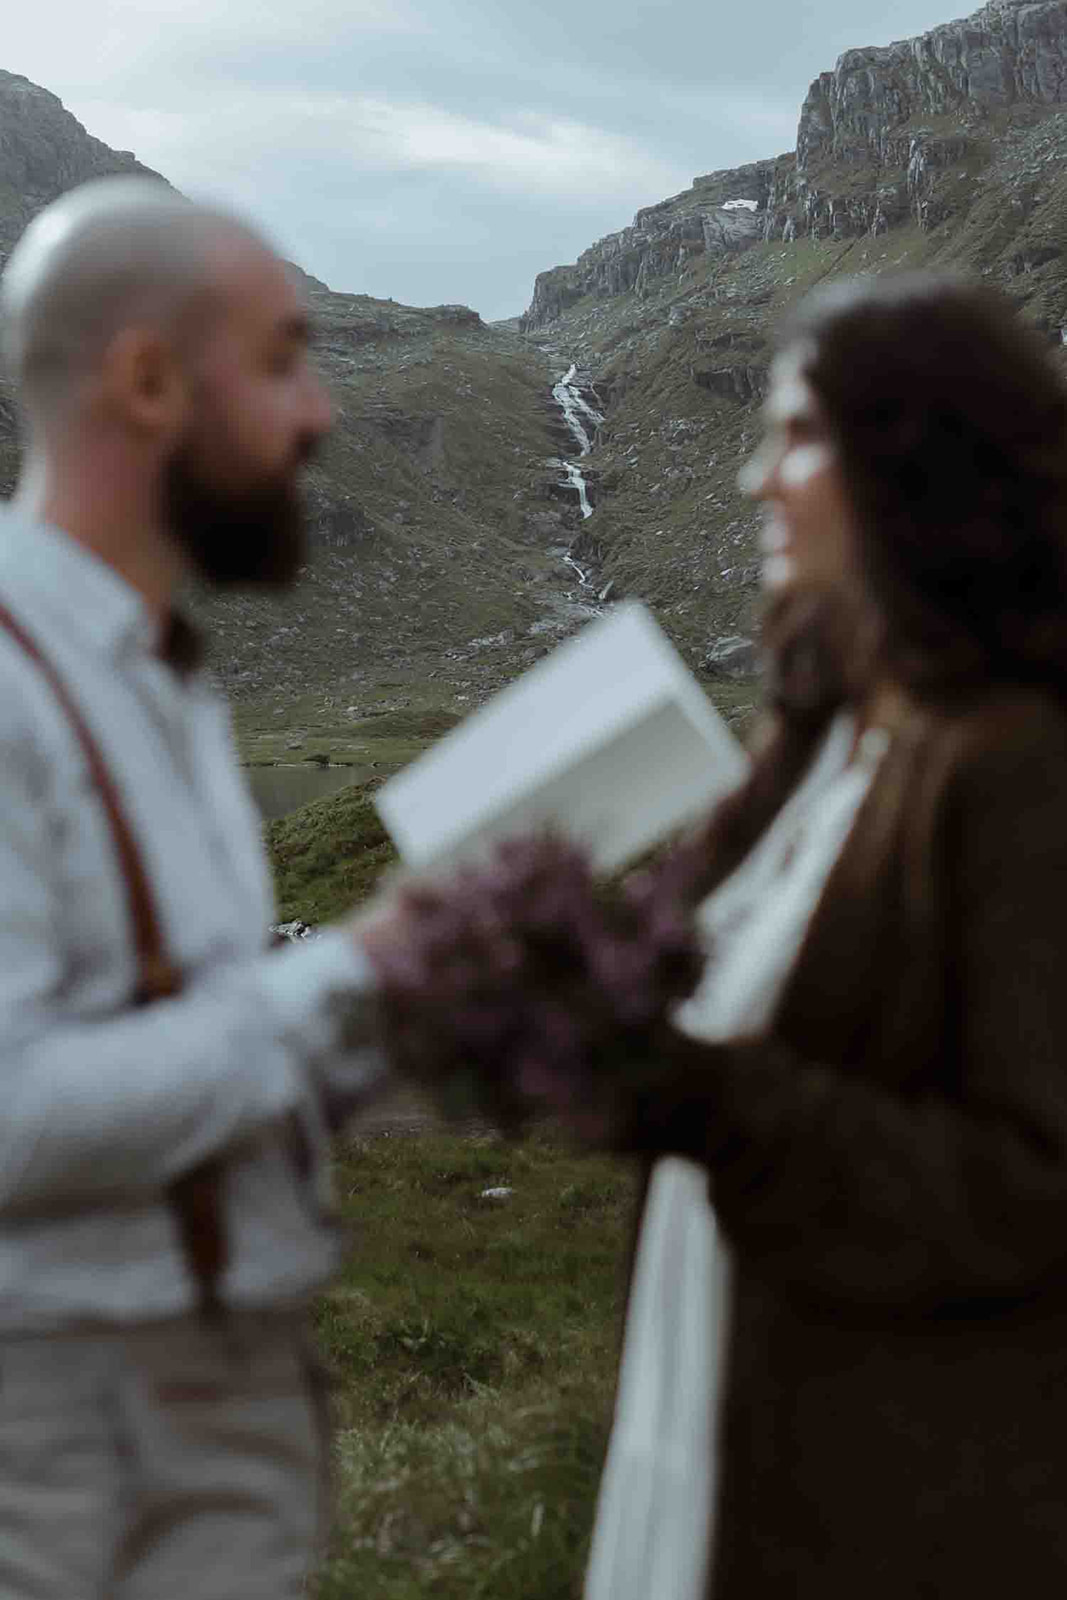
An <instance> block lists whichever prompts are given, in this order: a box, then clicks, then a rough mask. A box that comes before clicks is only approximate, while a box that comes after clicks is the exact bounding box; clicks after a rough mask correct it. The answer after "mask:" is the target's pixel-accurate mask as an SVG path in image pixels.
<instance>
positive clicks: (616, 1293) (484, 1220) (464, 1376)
mask: <svg viewBox="0 0 1067 1600" xmlns="http://www.w3.org/2000/svg"><path fill="white" fill-rule="evenodd" d="M497 1186H506V1187H510V1188H512V1189H513V1194H512V1197H511V1198H510V1200H508V1201H506V1202H504V1203H493V1202H491V1201H485V1200H482V1199H480V1198H479V1197H480V1195H481V1193H482V1191H483V1190H484V1189H486V1188H491V1187H497ZM338 1187H339V1191H340V1193H341V1196H342V1201H343V1206H344V1212H345V1216H346V1220H347V1221H348V1223H349V1224H350V1226H351V1229H352V1238H353V1251H352V1256H351V1260H350V1264H349V1266H348V1268H347V1270H346V1272H345V1274H344V1276H343V1278H342V1279H341V1281H340V1282H339V1283H338V1284H337V1285H336V1287H335V1288H334V1289H333V1290H332V1291H331V1292H330V1293H329V1294H328V1295H327V1296H325V1298H324V1299H323V1300H322V1301H321V1303H320V1307H319V1313H318V1331H319V1335H320V1340H321V1343H322V1347H323V1349H324V1352H325V1354H326V1357H327V1360H328V1363H329V1365H330V1367H331V1369H332V1371H333V1373H334V1376H335V1378H336V1381H337V1397H336V1407H337V1418H338V1428H337V1433H336V1440H335V1450H336V1468H337V1479H338V1511H339V1516H338V1524H337V1530H336V1535H335V1541H334V1547H333V1551H332V1555H331V1558H330V1560H329V1561H328V1562H327V1563H326V1565H325V1567H324V1569H323V1571H322V1573H321V1574H320V1576H319V1579H318V1582H317V1586H316V1587H315V1590H314V1593H315V1595H316V1597H317V1600H350V1597H351V1600H355V1597H358V1600H409V1597H414V1596H416V1595H419V1596H423V1595H427V1594H432V1595H437V1596H441V1597H442V1600H452V1597H454V1600H460V1597H461V1596H462V1597H463V1600H479V1597H482V1596H484V1597H486V1600H489V1597H492V1600H568V1597H573V1596H577V1595H579V1593H580V1588H581V1575H582V1570H583V1566H584V1561H585V1554H586V1549H587V1544H588V1536H589V1531H590V1527H591V1523H592V1515H593V1505H594V1498H595V1494H596V1486H597V1481H598V1478H599V1473H600V1465H601V1461H602V1457H603V1451H604V1446H605V1443H606V1438H607V1427H608V1421H609V1416H610V1408H611V1400H612V1395H613V1389H614V1377H615V1367H616V1357H617V1340H618V1329H619V1319H620V1316H621V1304H622V1291H623V1262H624V1259H625V1254H626V1241H627V1238H628V1233H629V1225H630V1216H631V1212H632V1206H633V1175H632V1173H631V1171H630V1169H629V1168H627V1167H624V1166H622V1165H620V1164H618V1163H614V1162H611V1161H608V1160H607V1159H604V1158H589V1157H584V1156H580V1155H578V1154H575V1153H574V1152H572V1151H571V1150H569V1149H568V1148H566V1147H564V1146H563V1145H561V1144H560V1143H558V1142H556V1141H555V1140H553V1139H552V1138H551V1137H550V1136H549V1135H547V1134H540V1135H538V1136H536V1137H534V1138H533V1139H531V1140H530V1141H529V1142H527V1143H526V1144H523V1145H512V1144H507V1143H504V1142H502V1141H499V1140H496V1139H493V1138H490V1137H478V1136H474V1137H460V1136H457V1135H451V1134H445V1133H439V1132H436V1131H435V1132H430V1133H423V1134H420V1135H418V1136H399V1137H398V1136H394V1137H388V1136H385V1137H381V1136H379V1137H376V1138H373V1139H366V1140H362V1141H357V1142H355V1143H353V1144H352V1145H351V1146H350V1147H348V1148H347V1149H345V1150H343V1151H342V1152H341V1155H340V1159H339V1163H338Z"/></svg>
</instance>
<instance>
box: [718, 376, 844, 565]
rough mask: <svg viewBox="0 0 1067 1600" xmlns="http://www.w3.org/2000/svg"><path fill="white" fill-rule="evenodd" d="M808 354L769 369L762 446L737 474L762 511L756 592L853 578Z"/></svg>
mask: <svg viewBox="0 0 1067 1600" xmlns="http://www.w3.org/2000/svg"><path fill="white" fill-rule="evenodd" d="M812 355H813V351H812V348H811V346H810V345H807V344H799V345H794V346H792V347H791V348H790V349H788V350H785V351H783V352H782V354H781V355H780V356H779V357H778V358H777V360H776V361H775V363H774V365H773V367H772V368H771V389H770V394H769V396H768V398H767V403H766V406H765V407H764V428H765V432H764V439H763V443H762V444H761V445H760V448H759V449H758V450H757V452H756V454H755V455H754V456H753V457H752V459H751V460H750V461H749V462H747V463H746V464H745V466H744V467H743V468H742V470H741V474H740V479H739V481H740V484H741V488H742V489H743V490H744V492H745V493H746V494H748V495H750V496H751V497H752V498H753V499H754V500H759V501H760V502H761V503H762V505H763V507H764V524H763V532H762V534H761V536H760V547H761V550H762V553H763V586H764V588H765V589H767V590H768V591H771V592H774V593H780V592H781V591H782V590H784V589H788V588H792V587H794V586H795V585H798V584H802V585H803V586H804V587H805V588H817V589H826V588H832V589H838V588H840V587H842V586H844V585H850V584H851V583H852V582H853V581H854V578H855V570H856V541H855V534H854V519H853V513H852V507H851V504H850V502H849V497H848V494H847V491H846V489H845V484H844V479H843V476H842V473H841V468H840V464H839V461H838V458H837V452H836V448H835V446H834V442H833V439H832V438H831V436H830V433H829V429H828V427H827V425H826V421H825V419H824V417H823V414H822V409H821V407H820V405H819V401H818V397H817V396H816V394H815V391H814V389H813V388H812V386H811V384H810V383H809V382H808V380H807V378H806V377H805V369H806V367H807V366H808V365H809V364H810V362H811V359H812Z"/></svg>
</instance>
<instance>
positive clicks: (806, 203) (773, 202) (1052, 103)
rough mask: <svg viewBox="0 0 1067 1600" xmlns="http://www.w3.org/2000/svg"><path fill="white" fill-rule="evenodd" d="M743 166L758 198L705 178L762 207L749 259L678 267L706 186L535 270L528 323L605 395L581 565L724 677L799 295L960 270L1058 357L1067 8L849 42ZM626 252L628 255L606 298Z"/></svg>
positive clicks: (1063, 288) (751, 567) (739, 616)
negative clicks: (592, 566) (894, 275)
mask: <svg viewBox="0 0 1067 1600" xmlns="http://www.w3.org/2000/svg"><path fill="white" fill-rule="evenodd" d="M745 173H746V176H747V177H748V178H749V179H751V187H749V188H745V187H740V186H739V183H738V180H739V178H740V174H732V173H731V174H718V175H716V176H717V177H718V178H719V179H721V180H723V181H724V182H725V184H726V185H727V186H728V187H729V188H730V190H731V192H736V193H737V194H738V195H750V196H751V198H752V199H753V200H754V201H757V202H758V207H759V209H758V210H757V211H756V212H755V213H754V214H753V216H754V220H755V221H756V222H757V224H758V225H759V226H758V232H757V237H756V239H755V240H754V241H749V242H748V244H747V248H743V249H734V250H732V251H730V252H729V253H726V254H719V255H712V254H711V253H709V252H708V251H704V252H698V253H693V254H691V255H688V256H686V257H682V256H681V255H680V254H677V255H674V256H672V255H671V253H670V249H669V248H668V247H667V243H668V241H669V240H670V239H671V238H672V230H673V237H677V235H678V233H679V232H680V231H681V230H682V228H683V226H685V225H686V219H687V218H689V217H691V216H692V215H693V214H694V213H698V212H699V211H700V209H701V205H702V202H710V203H711V209H712V211H713V210H714V208H715V206H718V207H721V206H722V204H723V202H724V200H725V199H726V198H727V197H728V195H727V190H726V189H725V188H723V187H719V188H718V189H715V190H713V192H711V193H710V194H709V193H708V192H707V191H706V190H705V189H704V188H703V185H705V184H706V183H707V182H708V181H709V180H704V179H698V180H697V181H696V183H695V184H694V186H693V189H692V190H691V191H689V192H688V193H687V194H686V195H683V196H677V197H675V198H673V199H671V200H669V201H666V202H664V204H663V205H662V206H659V207H649V208H647V209H646V210H644V211H642V212H641V213H640V214H639V217H638V218H637V219H635V225H634V228H633V229H631V230H627V231H625V232H624V233H623V234H621V235H616V236H614V237H613V238H612V239H609V240H603V241H601V242H600V243H599V244H598V245H595V246H593V248H592V249H591V250H589V251H587V252H586V253H585V254H584V255H583V256H582V258H581V260H580V262H579V263H578V264H577V265H576V266H575V267H572V268H558V269H556V271H555V272H554V273H552V274H549V275H547V276H545V277H542V278H541V279H540V280H539V281H538V292H537V293H536V294H535V299H534V304H533V306H532V307H531V312H530V314H529V319H530V322H531V323H532V324H533V325H536V326H537V327H538V335H539V339H540V340H541V341H543V342H544V343H546V344H550V345H553V346H555V347H556V348H558V349H559V350H560V352H561V354H562V353H564V352H565V354H566V359H568V360H574V361H576V362H578V363H579V364H580V365H582V366H584V367H586V368H587V369H588V370H589V371H590V372H591V373H592V375H593V377H594V379H595V382H596V386H597V392H598V394H599V395H600V396H601V397H602V398H603V401H604V405H603V410H604V411H605V413H606V415H605V421H604V424H603V426H602V427H601V428H600V429H599V431H598V437H597V442H596V447H595V449H594V451H593V453H592V455H591V457H590V459H589V466H590V470H591V471H592V472H595V473H596V474H597V481H598V485H599V494H598V499H597V505H596V510H595V514H594V515H593V516H592V517H590V518H589V520H588V521H587V522H586V523H585V524H584V526H583V529H582V535H581V537H582V540H583V544H584V547H585V549H586V553H587V554H588V555H590V556H591V558H592V559H594V560H595V561H596V564H597V568H598V571H599V573H600V574H601V575H602V577H603V578H604V579H605V580H606V581H608V582H611V583H612V584H613V585H614V588H613V591H612V592H613V594H614V595H616V596H618V595H620V594H625V593H629V594H635V595H640V596H641V597H642V598H644V599H645V600H647V601H649V602H650V603H651V604H652V605H654V607H655V608H656V610H657V612H658V614H659V616H660V618H661V620H662V621H663V622H664V623H665V625H666V626H667V628H668V629H669V631H670V632H671V634H672V635H673V637H674V638H675V641H676V642H677V643H678V644H680V645H681V646H682V648H683V650H685V651H686V652H687V654H688V656H689V659H690V661H691V662H692V663H693V664H694V665H695V666H696V667H697V668H698V669H700V668H703V669H704V670H706V671H715V672H719V670H720V669H719V666H718V657H717V655H716V652H715V650H714V649H713V650H712V651H711V652H710V653H709V650H708V643H709V640H712V639H714V638H716V637H717V638H718V639H719V643H720V645H722V646H723V649H725V648H726V646H725V645H723V640H724V639H725V640H726V641H727V643H728V644H729V646H730V648H733V645H734V644H735V643H736V640H737V639H738V638H744V637H747V636H748V635H749V634H750V632H751V630H752V628H753V625H754V623H755V619H756V617H757V615H758V611H759V556H758V543H757V533H758V522H759V518H758V514H757V512H756V510H755V508H754V507H753V506H752V505H751V504H749V503H747V502H746V501H745V499H744V498H743V496H742V495H741V493H740V492H739V489H738V483H737V471H738V467H739V466H740V464H741V462H742V461H743V460H744V458H745V456H746V454H747V453H748V452H750V451H751V450H752V448H753V447H754V445H755V444H756V441H757V439H758V438H759V433H760V427H761V423H760V419H759V416H758V405H759V402H760V400H761V398H762V396H763V395H764V394H765V392H766V387H767V373H768V367H769V363H770V360H771V355H772V350H773V345H774V338H775V335H776V333H777V331H778V330H779V329H780V328H781V327H782V326H783V323H784V322H785V321H786V320H787V319H788V316H789V313H790V310H791V308H792V307H793V306H794V305H795V304H796V303H797V302H798V301H799V300H800V299H801V298H802V297H803V295H804V294H805V293H806V292H807V291H808V290H809V289H811V288H812V287H814V286H815V285H816V284H821V283H824V282H826V281H827V280H829V279H831V278H832V277H834V276H835V275H839V274H840V275H847V274H850V273H877V272H893V271H900V270H906V269H908V268H931V267H932V268H946V269H950V270H952V271H954V272H962V273H964V274H965V275H967V276H969V277H971V278H973V279H976V280H978V281H982V282H986V283H990V284H993V285H997V286H999V287H1000V288H1001V289H1003V290H1004V291H1005V292H1006V293H1007V295H1008V296H1009V297H1010V299H1011V300H1012V301H1013V302H1014V304H1015V305H1016V306H1017V307H1018V309H1019V311H1020V313H1021V315H1022V317H1023V318H1024V319H1025V320H1026V321H1027V322H1029V323H1030V324H1031V325H1032V326H1033V327H1035V328H1036V329H1037V330H1039V331H1040V332H1041V333H1043V334H1044V335H1045V336H1046V338H1047V339H1048V341H1049V343H1050V345H1052V346H1053V347H1054V348H1056V349H1057V350H1059V351H1060V352H1061V353H1062V355H1063V357H1064V358H1067V348H1065V347H1067V0H1040V3H1028V0H993V3H991V4H987V5H985V6H983V7H982V8H981V9H980V10H979V11H977V12H975V13H974V15H973V16H970V17H967V18H965V19H964V20H962V21H956V22H949V23H946V24H944V25H943V26H941V27H938V28H935V29H933V30H932V31H931V32H930V33H928V34H925V35H923V36H922V37H921V38H917V39H913V40H907V41H904V42H901V43H897V44H892V45H889V46H888V47H885V48H877V49H857V50H850V51H848V52H846V54H845V55H843V56H842V57H841V59H840V60H839V62H838V63H837V66H836V67H835V69H834V70H833V71H832V72H827V73H824V74H822V75H821V76H820V77H819V78H818V79H817V80H816V82H815V83H814V84H813V85H812V87H811V90H810V92H809V94H808V97H807V99H806V101H805V103H804V106H803V109H802V111H801V115H800V122H799V130H798V141H797V148H796V150H795V152H793V153H791V154H790V155H788V156H782V157H780V158H778V159H777V160H775V161H770V162H759V163H756V164H754V166H753V167H751V168H748V169H745ZM735 185H737V187H736V189H735V188H734V186H735ZM638 223H643V228H642V230H641V231H640V234H639V233H638V231H637V225H638ZM689 226H691V224H689ZM621 242H625V245H626V246H627V247H628V249H629V250H630V252H631V253H632V259H630V261H629V263H628V280H629V286H627V283H626V282H625V281H624V282H622V283H619V284H618V286H617V287H616V285H615V282H614V280H613V278H612V276H611V273H612V269H613V265H614V262H615V260H616V258H617V256H618V254H619V252H620V248H621ZM639 280H640V283H641V291H640V292H637V283H638V281H639ZM568 295H569V296H570V299H569V302H568V299H567V296H568ZM553 305H555V306H556V307H561V306H565V309H557V310H555V313H554V314H553V309H552V308H553ZM740 659H745V658H744V656H743V655H742V657H741V658H740Z"/></svg>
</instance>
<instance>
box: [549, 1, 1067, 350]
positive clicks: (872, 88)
mask: <svg viewBox="0 0 1067 1600" xmlns="http://www.w3.org/2000/svg"><path fill="white" fill-rule="evenodd" d="M1064 105H1067V5H1065V4H1064V3H1063V0H1037V3H1033V0H989V3H988V4H987V5H984V6H982V7H981V9H980V10H978V11H976V12H975V13H974V14H973V15H972V16H969V17H965V18H963V19H962V20H960V21H957V22H948V23H945V24H944V25H942V26H941V27H938V28H934V29H933V30H932V31H931V32H930V33H926V34H923V35H922V36H921V37H920V38H917V39H907V40H904V41H902V42H900V43H898V44H891V45H887V46H885V47H881V48H869V49H858V50H848V51H846V52H845V54H844V55H843V56H841V58H840V59H839V61H838V63H837V65H836V67H835V68H834V69H833V71H832V72H824V73H822V74H821V76H820V77H818V78H817V79H816V80H815V82H814V83H813V84H812V86H811V88H810V90H809V92H808V96H807V99H806V100H805V102H804V105H803V108H802V110H801V113H800V123H799V127H798V130H797V144H796V150H795V152H794V153H792V154H790V155H785V156H780V157H778V158H777V159H776V160H773V161H760V162H755V163H754V164H752V165H751V166H748V167H742V168H739V169H737V170H734V171H728V172H718V173H712V174H710V175H709V176H707V177H702V178H697V179H695V181H694V183H693V187H692V189H690V190H687V191H686V192H685V194H682V195H676V196H674V197H673V198H672V199H670V200H664V201H662V202H661V203H660V204H659V205H655V206H648V207H646V208H645V209H643V210H641V211H639V212H638V213H637V216H636V217H635V218H634V221H633V224H632V225H631V226H630V227H629V228H624V229H623V230H622V231H621V232H620V233H614V234H609V235H608V237H607V238H605V239H601V240H599V241H598V242H597V243H596V244H594V245H592V246H591V247H590V248H589V249H588V250H586V251H585V252H584V253H583V254H582V255H581V256H580V257H579V259H578V261H577V262H576V263H575V265H574V266H565V267H554V268H553V269H552V270H551V271H549V272H544V273H542V274H541V275H540V276H539V277H538V279H537V281H536V284H535V286H534V294H533V300H532V302H531V304H530V308H529V310H528V311H527V313H526V316H525V318H524V319H523V323H522V326H523V329H524V331H531V330H534V329H537V328H542V327H544V326H545V325H546V324H548V323H550V322H552V321H553V320H554V319H555V318H556V317H558V316H560V315H561V314H562V313H563V312H565V311H566V310H567V309H568V308H569V307H571V306H573V305H574V304H576V303H577V302H578V301H580V300H582V299H584V298H585V297H587V296H592V297H595V298H601V299H602V298H607V297H611V296H614V295H618V294H623V293H628V292H631V291H632V292H633V293H634V294H635V295H636V296H638V297H641V296H643V295H645V294H647V293H648V292H649V290H650V288H651V287H652V286H653V285H654V284H657V283H662V282H663V281H664V280H665V279H667V278H669V277H670V276H671V275H672V274H677V273H679V272H680V271H682V270H683V269H684V268H685V267H686V265H687V264H688V263H690V262H691V260H692V259H693V257H695V256H700V255H707V256H709V257H717V256H718V257H722V256H727V255H730V254H732V253H736V252H737V251H739V250H743V249H746V248H747V247H748V246H749V245H751V244H754V243H756V242H758V241H759V240H781V241H783V242H785V243H787V244H789V243H792V242H793V240H795V239H797V238H800V237H809V238H816V239H822V238H836V239H850V238H856V237H858V236H860V235H863V234H871V235H873V236H875V237H877V236H878V235H880V234H883V233H886V232H888V230H889V229H890V228H893V227H895V226H897V225H898V224H899V223H901V222H905V221H908V220H914V221H915V222H916V223H918V225H919V226H920V227H921V228H923V229H930V228H932V227H935V226H936V225H937V224H938V223H940V222H943V221H945V220H946V218H948V217H950V216H952V215H953V214H954V213H955V212H956V211H958V210H959V208H960V203H961V196H962V195H964V194H966V193H967V192H968V191H969V188H970V186H971V185H972V184H973V182H974V179H975V176H976V174H977V173H978V172H980V171H981V170H982V168H983V167H984V166H986V165H987V164H988V161H989V159H990V140H991V138H994V137H996V136H997V134H998V131H999V129H998V120H1003V117H1004V115H1005V114H1006V113H1011V112H1018V111H1019V110H1020V108H1026V109H1028V110H1029V111H1030V113H1031V114H1032V115H1034V116H1037V117H1040V115H1041V114H1042V112H1049V111H1052V110H1054V109H1056V108H1059V107H1062V106H1064ZM733 199H747V200H749V201H751V202H753V203H754V206H755V209H754V210H751V211H747V210H740V211H738V210H734V209H731V210H724V209H723V206H724V204H726V203H728V202H729V201H730V200H733Z"/></svg>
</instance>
